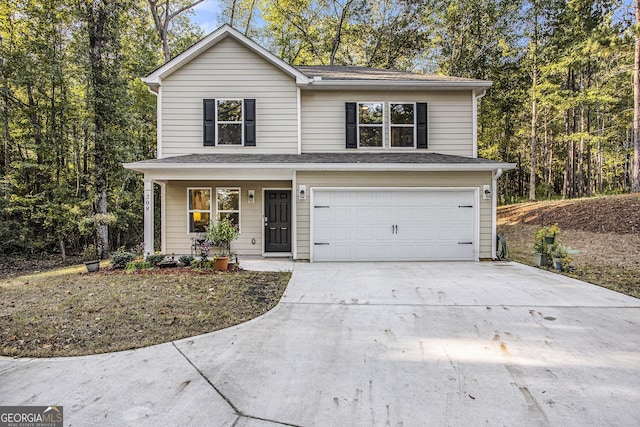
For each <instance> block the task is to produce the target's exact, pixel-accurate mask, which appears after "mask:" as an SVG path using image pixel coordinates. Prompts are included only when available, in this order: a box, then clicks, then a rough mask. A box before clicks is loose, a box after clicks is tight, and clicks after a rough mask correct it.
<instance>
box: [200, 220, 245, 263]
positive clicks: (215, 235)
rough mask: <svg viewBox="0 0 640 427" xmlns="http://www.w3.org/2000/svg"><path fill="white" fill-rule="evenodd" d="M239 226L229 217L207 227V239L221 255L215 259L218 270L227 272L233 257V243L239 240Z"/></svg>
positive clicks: (213, 222)
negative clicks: (230, 259)
mask: <svg viewBox="0 0 640 427" xmlns="http://www.w3.org/2000/svg"><path fill="white" fill-rule="evenodd" d="M239 234H240V233H239V232H238V226H237V225H235V224H234V223H233V222H231V219H230V218H229V216H228V215H227V216H226V217H224V218H222V219H220V220H218V221H211V222H210V223H209V226H208V227H207V232H206V237H207V239H208V240H210V241H212V242H214V244H215V245H216V246H217V247H218V250H219V255H218V256H216V257H215V258H214V264H215V268H216V270H223V271H224V270H226V269H227V267H228V265H229V257H230V256H231V242H232V241H234V240H235V239H237V238H238V235H239Z"/></svg>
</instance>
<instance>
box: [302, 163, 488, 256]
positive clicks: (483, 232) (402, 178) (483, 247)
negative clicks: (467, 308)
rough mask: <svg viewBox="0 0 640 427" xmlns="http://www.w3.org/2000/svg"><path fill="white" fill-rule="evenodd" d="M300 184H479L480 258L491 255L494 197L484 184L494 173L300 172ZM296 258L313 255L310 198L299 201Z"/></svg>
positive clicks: (373, 186)
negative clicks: (486, 196) (486, 192)
mask: <svg viewBox="0 0 640 427" xmlns="http://www.w3.org/2000/svg"><path fill="white" fill-rule="evenodd" d="M296 183H297V185H306V186H307V189H308V190H311V189H313V188H314V187H315V188H319V187H335V188H340V187H369V188H376V187H381V188H382V187H385V188H386V187H466V188H471V187H476V188H478V189H479V194H480V209H479V213H480V230H479V231H480V258H481V259H483V258H491V235H492V233H491V226H492V224H491V200H490V199H488V200H485V199H483V198H482V186H483V185H485V184H491V172H455V173H453V172H331V173H328V172H298V173H297V181H296ZM296 214H297V222H298V227H297V248H298V251H297V257H298V259H309V258H310V225H311V223H310V199H309V198H307V199H306V200H298V201H297V205H296Z"/></svg>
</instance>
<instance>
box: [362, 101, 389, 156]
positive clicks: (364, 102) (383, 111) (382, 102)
mask: <svg viewBox="0 0 640 427" xmlns="http://www.w3.org/2000/svg"><path fill="white" fill-rule="evenodd" d="M361 104H382V123H381V124H379V125H378V124H375V125H369V124H364V125H361V124H360V105H361ZM384 107H385V103H384V101H357V102H356V125H357V129H358V132H357V134H356V140H357V142H358V148H361V149H363V150H384V148H385V145H386V144H385V137H384V128H385V121H386V114H385V110H386V109H385V108H384ZM361 127H380V129H381V130H382V145H381V146H380V147H365V146H361V145H360V128H361Z"/></svg>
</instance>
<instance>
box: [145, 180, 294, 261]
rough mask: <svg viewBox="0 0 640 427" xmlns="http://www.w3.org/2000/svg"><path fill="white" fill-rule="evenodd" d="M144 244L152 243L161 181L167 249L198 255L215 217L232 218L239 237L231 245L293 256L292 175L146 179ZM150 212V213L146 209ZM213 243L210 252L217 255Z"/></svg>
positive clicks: (262, 254)
mask: <svg viewBox="0 0 640 427" xmlns="http://www.w3.org/2000/svg"><path fill="white" fill-rule="evenodd" d="M144 181H145V224H144V229H145V248H146V253H147V255H148V254H151V253H153V252H154V246H153V214H152V213H153V193H152V191H153V184H154V183H157V184H160V193H161V194H160V196H161V197H160V200H161V202H160V203H161V236H162V237H161V245H160V247H159V248H155V249H156V250H159V251H160V252H161V253H163V254H173V255H174V256H176V257H178V256H181V255H191V256H199V254H200V251H199V241H201V240H202V239H203V238H204V234H205V231H206V227H207V224H208V223H209V221H211V220H216V219H219V218H224V217H227V216H228V217H229V218H230V219H231V220H232V221H233V222H234V223H235V224H236V225H237V226H238V228H239V230H240V236H239V237H238V239H237V240H235V241H233V242H232V244H231V249H232V251H233V252H234V253H236V254H238V255H239V257H240V259H241V261H242V258H243V257H247V256H248V257H251V258H252V259H255V258H256V257H259V258H269V257H273V256H277V257H284V258H293V256H294V250H295V245H294V238H293V237H294V236H295V234H294V233H295V222H294V220H293V218H294V217H295V215H294V212H295V200H294V197H293V192H292V188H293V184H292V180H162V181H160V180H152V179H148V178H145V180H144ZM147 212H149V213H148V214H147ZM215 253H216V248H215V247H214V248H212V250H211V253H210V255H215Z"/></svg>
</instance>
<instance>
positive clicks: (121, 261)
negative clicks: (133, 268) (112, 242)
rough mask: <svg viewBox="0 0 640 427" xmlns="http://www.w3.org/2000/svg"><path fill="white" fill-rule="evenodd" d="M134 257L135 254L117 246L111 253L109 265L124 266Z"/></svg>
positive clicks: (114, 266)
mask: <svg viewBox="0 0 640 427" xmlns="http://www.w3.org/2000/svg"><path fill="white" fill-rule="evenodd" d="M135 259H136V256H135V254H133V253H131V252H127V251H126V250H125V249H124V248H119V249H118V250H117V251H115V252H113V253H111V265H112V266H113V268H125V267H126V266H127V264H128V263H130V262H132V261H133V260H135Z"/></svg>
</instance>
